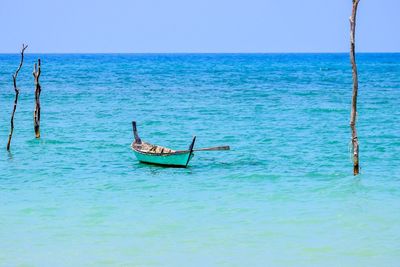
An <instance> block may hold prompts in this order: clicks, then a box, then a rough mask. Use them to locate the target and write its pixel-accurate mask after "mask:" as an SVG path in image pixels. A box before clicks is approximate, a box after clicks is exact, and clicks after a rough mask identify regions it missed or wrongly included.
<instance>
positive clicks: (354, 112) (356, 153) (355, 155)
mask: <svg viewBox="0 0 400 267" xmlns="http://www.w3.org/2000/svg"><path fill="white" fill-rule="evenodd" d="M359 1H360V0H353V10H352V12H351V17H350V61H351V66H352V71H353V96H352V101H351V114H350V128H351V143H352V145H353V165H354V168H353V172H354V175H357V174H359V172H360V171H359V160H358V157H359V146H358V136H357V129H356V120H357V94H358V75H357V64H356V55H355V32H356V16H357V7H358V2H359Z"/></svg>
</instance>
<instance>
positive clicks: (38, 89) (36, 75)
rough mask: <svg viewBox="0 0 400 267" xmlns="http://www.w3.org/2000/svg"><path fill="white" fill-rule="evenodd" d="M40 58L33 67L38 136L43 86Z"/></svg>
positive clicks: (34, 124)
mask: <svg viewBox="0 0 400 267" xmlns="http://www.w3.org/2000/svg"><path fill="white" fill-rule="evenodd" d="M40 73H41V71H40V58H39V59H38V63H37V64H36V63H35V65H34V67H33V77H34V79H35V110H34V112H33V126H34V130H35V136H36V138H40V93H41V92H42V88H41V87H40V83H39V77H40Z"/></svg>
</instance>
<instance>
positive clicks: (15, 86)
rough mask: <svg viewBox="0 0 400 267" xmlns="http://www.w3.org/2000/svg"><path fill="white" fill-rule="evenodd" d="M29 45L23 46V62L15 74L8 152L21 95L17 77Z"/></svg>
mask: <svg viewBox="0 0 400 267" xmlns="http://www.w3.org/2000/svg"><path fill="white" fill-rule="evenodd" d="M27 47H28V46H27V45H24V44H22V50H21V62H20V63H19V67H18V69H17V70H16V71H15V74H13V76H12V77H13V83H14V91H15V99H14V108H13V111H12V114H11V128H10V134H9V135H8V142H7V150H8V151H10V145H11V138H12V135H13V132H14V115H15V110H16V109H17V103H18V95H19V89H18V87H17V76H18V73H19V70H20V69H21V67H22V64H23V63H24V52H25V49H26V48H27Z"/></svg>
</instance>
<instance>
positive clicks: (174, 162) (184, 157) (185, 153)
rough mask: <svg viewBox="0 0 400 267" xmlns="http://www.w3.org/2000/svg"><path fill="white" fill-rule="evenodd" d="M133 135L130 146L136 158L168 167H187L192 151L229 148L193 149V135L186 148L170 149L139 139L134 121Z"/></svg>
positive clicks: (194, 140) (227, 147)
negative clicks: (133, 138)
mask: <svg viewBox="0 0 400 267" xmlns="http://www.w3.org/2000/svg"><path fill="white" fill-rule="evenodd" d="M132 127H133V135H134V136H135V140H134V141H133V143H132V145H131V147H132V149H133V152H134V153H135V155H136V158H137V159H138V160H139V161H140V162H143V163H149V164H155V165H163V166H169V167H183V168H185V167H187V166H188V164H189V161H190V160H191V159H192V158H193V156H194V154H193V152H194V151H216V150H229V149H230V148H229V146H220V147H210V148H201V149H196V150H195V149H194V143H195V142H196V136H195V137H193V140H192V143H191V144H190V146H189V149H187V150H172V149H170V148H166V147H163V146H158V145H153V144H150V143H147V142H144V141H142V140H141V139H140V137H139V134H138V132H137V127H136V122H135V121H133V122H132Z"/></svg>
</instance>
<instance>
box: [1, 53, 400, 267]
mask: <svg viewBox="0 0 400 267" xmlns="http://www.w3.org/2000/svg"><path fill="white" fill-rule="evenodd" d="M38 56H40V58H41V59H42V75H41V85H42V96H41V102H42V120H41V133H42V138H41V139H40V140H35V138H34V132H33V108H34V102H33V99H34V95H33V91H34V85H33V76H32V68H33V62H34V60H35V59H36V58H37V57H38ZM357 60H358V66H359V80H360V88H359V111H358V125H357V127H358V134H359V140H360V163H361V173H362V174H361V175H359V176H357V177H354V176H353V175H352V163H351V160H350V155H349V151H348V149H349V147H348V145H349V141H350V128H349V117H350V101H351V90H352V80H351V68H350V62H349V57H348V55H347V54H143V55H141V54H132V55H129V54H87V55H86V54H71V55H69V54H60V55H57V54H45V55H33V54H27V55H26V60H25V62H24V66H23V68H22V70H21V72H20V76H19V77H18V85H19V87H20V89H21V95H20V101H19V103H18V108H17V113H16V116H15V131H14V136H13V139H12V144H11V153H7V151H6V149H5V147H6V142H7V136H8V132H9V119H10V113H11V110H12V105H13V98H14V91H13V87H12V79H11V75H12V74H13V72H14V71H15V69H16V67H17V66H18V64H19V55H17V54H15V55H5V54H3V55H1V54H0V266H398V263H399V261H400V246H399V243H400V212H399V211H400V167H399V165H400V130H399V128H400V120H399V117H400V109H399V104H400V54H360V55H358V56H357ZM132 120H136V121H137V122H138V127H139V133H140V135H141V137H142V138H143V139H144V140H147V141H150V142H153V143H156V144H161V145H165V146H169V147H171V148H174V149H185V148H187V146H188V145H189V143H190V141H191V138H192V136H193V135H197V143H196V146H197V147H206V146H214V145H230V146H231V148H232V150H231V151H228V152H209V153H200V152H199V153H196V155H195V157H194V158H193V160H192V161H191V163H190V167H189V168H187V169H170V168H160V167H156V166H148V165H144V164H140V163H138V162H137V161H136V159H135V157H134V155H133V153H132V151H131V149H130V143H131V142H132V139H133V137H132V131H131V121H132ZM1 144H2V145H1ZM1 147H3V149H1ZM1 151H2V152H1Z"/></svg>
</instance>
